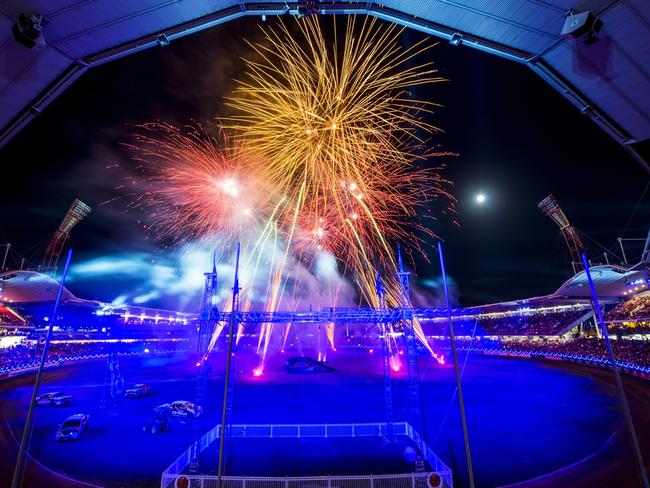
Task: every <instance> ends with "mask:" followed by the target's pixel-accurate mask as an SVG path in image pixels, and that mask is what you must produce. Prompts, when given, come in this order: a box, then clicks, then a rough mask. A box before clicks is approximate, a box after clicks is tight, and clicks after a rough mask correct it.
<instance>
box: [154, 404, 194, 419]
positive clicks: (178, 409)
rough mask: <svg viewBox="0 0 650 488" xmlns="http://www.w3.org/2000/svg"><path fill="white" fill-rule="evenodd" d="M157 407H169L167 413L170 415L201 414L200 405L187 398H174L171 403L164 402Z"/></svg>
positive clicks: (186, 415)
mask: <svg viewBox="0 0 650 488" xmlns="http://www.w3.org/2000/svg"><path fill="white" fill-rule="evenodd" d="M158 408H162V409H165V408H167V409H169V414H170V415H171V416H172V417H181V418H196V417H198V416H199V415H201V407H200V406H199V405H194V404H193V403H192V402H188V401H187V400H176V401H175V402H172V403H165V404H164V405H160V406H159V407H158Z"/></svg>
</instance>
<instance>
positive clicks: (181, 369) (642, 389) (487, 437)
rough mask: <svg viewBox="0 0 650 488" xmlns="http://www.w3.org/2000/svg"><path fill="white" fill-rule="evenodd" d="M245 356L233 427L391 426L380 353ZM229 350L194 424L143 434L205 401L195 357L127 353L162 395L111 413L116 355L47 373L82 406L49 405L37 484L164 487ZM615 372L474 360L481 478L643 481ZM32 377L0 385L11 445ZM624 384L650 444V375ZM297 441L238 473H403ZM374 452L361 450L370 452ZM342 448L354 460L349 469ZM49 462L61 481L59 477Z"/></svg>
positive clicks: (433, 418) (447, 426)
mask: <svg viewBox="0 0 650 488" xmlns="http://www.w3.org/2000/svg"><path fill="white" fill-rule="evenodd" d="M240 356H241V357H239V358H238V359H237V363H236V365H235V370H236V372H237V377H236V383H235V394H234V408H233V418H232V421H233V423H326V422H327V423H335V422H342V423H349V422H382V421H384V406H383V386H382V385H383V382H382V378H381V375H380V371H381V364H380V357H379V356H378V355H376V354H375V355H373V354H369V353H368V352H366V351H359V352H338V353H333V354H331V355H330V357H329V361H328V363H329V364H330V365H331V366H333V367H334V368H336V372H333V373H323V374H316V375H289V374H287V373H285V372H284V370H283V363H284V360H285V357H283V356H281V355H278V356H277V357H276V358H274V359H273V360H272V361H270V362H269V364H268V365H267V368H266V370H265V374H264V375H263V376H262V377H254V376H253V375H252V374H250V372H251V371H252V369H253V365H254V364H255V363H254V357H253V355H252V354H248V357H247V353H246V352H243V353H241V355H240ZM223 359H224V358H223V356H217V357H215V358H214V360H213V363H214V364H213V368H212V371H213V374H212V375H211V377H210V380H209V383H208V385H209V388H208V389H209V392H210V394H209V397H208V406H207V409H206V411H205V414H204V415H203V416H202V417H200V418H199V419H198V420H196V421H183V422H181V421H174V422H173V423H172V425H171V428H170V430H169V431H168V432H165V433H163V434H160V435H156V436H153V435H151V434H146V433H144V432H143V431H142V426H143V424H144V423H145V420H146V418H147V416H148V414H149V412H150V410H151V408H152V407H154V406H156V405H159V404H162V403H167V402H171V401H174V400H179V399H187V400H191V399H193V397H194V391H195V378H196V367H195V366H194V365H193V360H192V359H188V358H182V357H169V358H154V357H149V358H138V359H125V360H122V361H121V362H120V367H121V372H122V375H123V376H124V378H125V380H126V382H127V384H131V383H148V384H150V385H151V386H152V388H153V390H154V393H153V394H152V395H151V396H148V397H145V398H139V399H132V400H129V399H121V400H120V401H119V402H117V404H116V405H114V406H113V407H109V408H101V404H102V402H101V398H102V390H103V389H104V388H105V377H106V365H105V362H103V361H98V362H90V363H85V364H73V365H70V366H67V367H63V368H59V369H56V370H52V371H49V372H48V373H47V375H46V379H45V382H44V386H43V388H42V391H43V392H45V391H62V392H64V393H66V394H71V395H73V397H74V402H73V405H71V406H67V407H38V410H37V415H36V417H35V427H34V434H33V440H32V448H31V454H32V455H33V457H34V458H35V459H36V461H37V462H33V463H32V464H31V465H30V469H29V473H28V477H27V481H28V483H31V484H26V485H25V486H45V485H39V484H38V483H39V480H42V479H48V480H49V481H48V484H47V486H57V485H59V486H74V485H76V483H75V482H74V481H73V480H83V481H85V482H88V483H92V484H96V485H101V486H110V487H118V486H155V485H157V484H159V482H160V481H159V480H160V473H161V471H162V470H163V469H165V468H166V467H167V466H168V465H169V464H170V463H171V462H172V461H173V460H174V459H176V457H177V456H178V455H179V454H180V453H181V452H182V451H184V450H185V449H186V448H187V446H188V444H189V442H190V439H191V438H192V436H193V435H196V433H197V432H200V433H202V432H204V431H207V430H208V429H209V428H211V427H213V426H214V425H216V424H217V423H218V421H219V412H220V409H219V407H220V402H221V394H222V388H223V382H222V380H221V371H223V368H222V362H223ZM403 369H405V368H403ZM420 371H421V376H422V379H423V381H422V402H423V406H424V408H423V412H424V422H425V425H426V436H427V440H428V444H429V446H430V447H431V448H432V449H433V450H434V451H435V452H436V453H437V454H438V455H439V456H440V457H441V458H442V459H443V461H445V462H446V463H447V464H448V465H449V466H450V467H451V468H452V469H453V470H454V472H455V479H456V481H457V486H463V485H464V484H465V483H466V476H465V473H466V470H465V469H466V467H465V458H464V453H463V442H462V435H461V429H460V423H459V416H458V408H457V401H456V400H455V398H454V377H453V368H451V367H449V366H444V367H443V366H439V365H437V364H436V363H434V362H433V361H431V360H430V359H429V358H424V357H423V358H422V359H421V364H420ZM610 376H611V374H609V373H608V372H606V371H603V370H597V369H590V368H585V367H580V366H571V365H567V364H565V363H556V362H541V361H531V360H523V359H506V358H501V357H484V356H469V358H468V360H467V365H466V369H465V372H464V378H463V382H464V392H465V397H466V410H467V417H468V421H469V430H470V441H471V444H472V453H473V457H474V466H475V473H476V478H477V484H478V485H479V486H503V485H509V484H516V483H519V482H524V481H526V480H531V481H528V483H526V485H527V486H548V485H551V484H553V485H555V486H581V485H582V483H587V482H589V483H591V486H594V485H593V482H594V480H603V479H605V480H607V479H615V480H616V481H617V482H616V484H615V486H635V484H634V483H635V474H634V465H633V464H630V463H633V460H632V458H631V455H630V453H629V450H628V449H627V448H626V442H625V433H624V430H623V429H622V428H621V426H622V418H621V415H620V413H619V411H618V409H617V406H616V398H615V390H614V388H613V386H612V385H611V378H610ZM30 381H33V376H23V377H17V378H12V379H8V380H4V381H3V382H1V383H0V388H1V390H0V402H1V406H0V408H1V411H0V414H1V419H2V429H1V430H0V434H1V435H0V443H1V444H2V448H3V452H15V450H16V442H15V439H16V438H19V436H20V430H21V425H22V423H23V422H24V417H25V413H26V409H27V405H28V401H29V394H30V392H31V390H30V388H29V382H30ZM396 383H397V384H396V386H395V389H394V391H395V398H396V401H395V417H396V420H399V419H403V418H405V416H406V404H405V401H404V398H406V392H407V389H406V382H405V379H404V378H403V377H400V379H399V380H398V381H397V382H396ZM626 383H627V387H628V388H629V393H628V395H630V401H631V403H632V408H633V410H634V411H635V412H638V413H639V430H640V436H641V441H642V444H643V446H644V448H647V447H648V444H650V442H648V439H649V437H650V436H648V429H647V426H646V425H645V424H644V423H643V422H647V420H644V418H642V417H641V415H640V413H641V412H643V411H644V409H647V408H648V405H650V399H649V398H650V393H649V392H650V388H648V387H649V386H650V384H648V383H646V382H644V381H643V380H639V379H636V378H627V379H626ZM646 411H647V410H646ZM80 412H83V413H88V414H90V428H89V430H88V432H86V433H85V434H84V436H83V437H82V438H81V439H80V440H78V441H75V442H69V443H63V444H62V443H57V442H55V440H54V436H55V432H56V429H57V426H58V425H59V424H60V423H61V421H62V420H63V419H64V418H65V417H67V416H68V415H71V414H73V413H80ZM644 417H645V416H644ZM246 442H251V441H250V440H248V441H246ZM291 442H293V444H292V445H291V446H288V445H284V444H283V443H275V444H274V443H272V442H260V443H259V444H257V445H256V447H255V456H250V458H249V461H247V462H246V463H241V462H238V463H234V464H233V465H232V466H231V469H232V471H233V474H251V475H253V474H255V475H263V474H267V475H270V476H271V475H273V476H277V475H280V474H281V473H283V472H284V473H285V474H287V475H291V474H295V471H296V470H295V464H293V463H292V460H291V457H290V456H286V455H283V453H286V452H287V451H289V452H291V451H292V450H302V451H305V454H304V456H303V457H305V459H307V460H308V461H306V463H308V464H309V466H310V473H308V474H337V473H336V472H331V471H332V470H336V469H339V470H340V472H341V474H351V472H353V471H354V470H355V469H358V472H357V474H364V473H368V472H375V473H377V472H380V471H379V470H378V468H377V460H379V463H380V466H383V467H384V469H385V470H386V469H387V466H388V465H389V464H390V463H387V462H386V461H385V459H384V461H381V459H382V456H384V455H386V456H388V455H390V456H393V457H394V458H395V462H394V468H390V469H388V471H390V470H391V469H394V470H400V469H401V468H402V467H403V466H404V462H403V460H400V459H397V457H398V456H399V454H400V452H401V450H400V449H396V448H394V449H393V451H392V452H389V451H386V452H384V453H383V454H381V455H379V456H377V457H375V456H367V455H361V454H359V456H358V459H357V462H354V461H353V462H350V457H351V456H354V455H355V450H354V449H351V448H350V447H349V446H348V447H347V448H345V449H343V448H341V446H339V447H337V446H336V445H335V444H332V443H324V442H315V441H314V440H302V441H301V440H295V441H291ZM241 447H242V446H240V447H239V448H241ZM246 450H247V451H249V449H246ZM366 450H367V449H366V448H364V447H363V446H362V447H360V448H359V452H365V451H366ZM646 451H647V449H646ZM649 454H650V453H649ZM337 455H339V456H341V457H342V458H344V459H345V462H341V463H340V465H341V467H340V468H337V463H336V461H335V457H336V456H337ZM3 457H4V459H3V460H2V461H0V484H2V485H3V486H5V484H6V483H7V481H8V480H9V479H10V477H11V467H12V466H13V456H3ZM648 457H650V456H648ZM202 462H203V463H206V462H207V463H208V464H209V461H205V460H202ZM215 463H216V460H215ZM373 463H375V464H374V465H373ZM253 464H254V468H251V469H252V470H253V472H250V473H243V471H244V470H245V469H246V468H245V466H246V465H251V466H252V465H253ZM265 466H266V467H265ZM48 470H52V471H55V472H57V473H59V474H61V475H62V476H61V477H59V478H58V481H56V480H54V479H53V478H52V473H51V471H48ZM235 471H237V473H235ZM628 483H629V484H628ZM584 486H587V484H584Z"/></svg>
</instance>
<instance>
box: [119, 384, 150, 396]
mask: <svg viewBox="0 0 650 488" xmlns="http://www.w3.org/2000/svg"><path fill="white" fill-rule="evenodd" d="M149 393H151V387H150V386H149V385H146V384H144V383H137V384H135V385H133V386H132V387H130V388H127V389H126V390H124V396H125V397H127V398H139V397H143V396H146V395H148V394H149Z"/></svg>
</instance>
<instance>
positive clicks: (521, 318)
mask: <svg viewBox="0 0 650 488" xmlns="http://www.w3.org/2000/svg"><path fill="white" fill-rule="evenodd" d="M589 313H590V310H588V309H584V308H581V309H578V310H574V309H568V310H561V311H548V312H542V313H529V312H522V313H521V314H516V315H510V316H505V317H498V318H490V317H486V318H481V319H480V320H479V321H478V328H479V329H478V330H480V331H481V332H482V333H483V334H485V335H500V336H504V335H505V336H509V335H517V336H539V335H559V334H562V333H564V332H566V329H567V328H568V327H570V326H571V325H573V324H574V323H575V321H576V320H578V319H579V318H580V317H583V316H584V315H585V314H589Z"/></svg>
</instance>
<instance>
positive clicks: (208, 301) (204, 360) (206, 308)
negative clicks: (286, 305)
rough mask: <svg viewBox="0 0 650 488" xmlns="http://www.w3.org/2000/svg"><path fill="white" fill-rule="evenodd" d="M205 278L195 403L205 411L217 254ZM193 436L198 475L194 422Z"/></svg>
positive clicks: (193, 468) (215, 310)
mask: <svg viewBox="0 0 650 488" xmlns="http://www.w3.org/2000/svg"><path fill="white" fill-rule="evenodd" d="M204 276H205V285H204V288H203V295H202V296H201V308H200V312H199V335H198V338H197V344H196V351H197V353H198V354H199V355H200V358H199V362H198V363H197V366H198V368H199V372H198V374H197V376H196V391H195V395H194V403H195V404H196V405H198V406H199V407H200V408H201V409H202V410H204V411H205V409H206V403H207V401H206V400H207V398H206V397H207V383H208V376H209V374H210V362H209V361H208V356H209V346H210V340H211V338H212V334H214V330H215V328H216V324H217V321H216V319H217V317H218V316H219V310H218V308H217V292H218V289H217V283H218V281H217V280H218V274H217V263H216V254H215V255H213V256H212V272H208V273H204ZM192 434H193V442H192V444H191V446H192V447H191V457H190V465H189V472H190V474H197V473H198V471H199V446H198V442H197V441H196V440H197V439H198V438H199V437H200V435H201V432H200V430H199V427H198V423H197V422H194V428H193V429H192Z"/></svg>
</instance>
